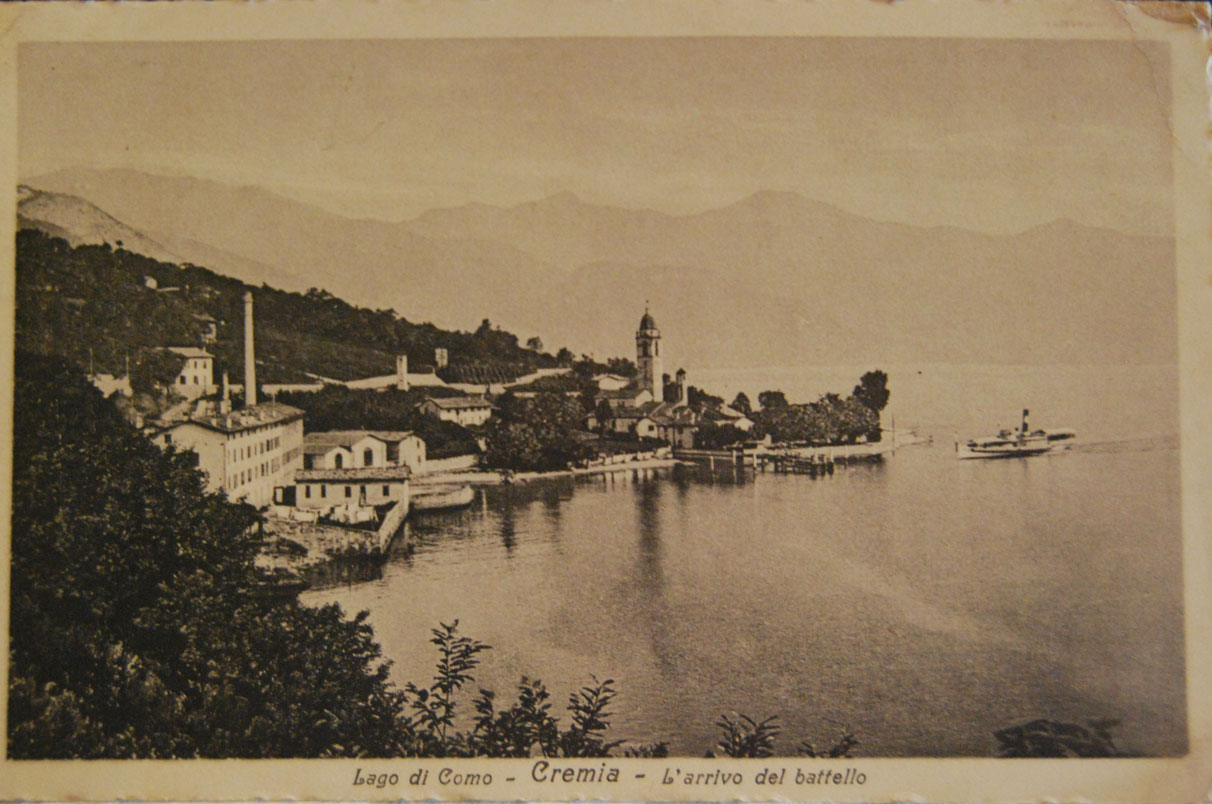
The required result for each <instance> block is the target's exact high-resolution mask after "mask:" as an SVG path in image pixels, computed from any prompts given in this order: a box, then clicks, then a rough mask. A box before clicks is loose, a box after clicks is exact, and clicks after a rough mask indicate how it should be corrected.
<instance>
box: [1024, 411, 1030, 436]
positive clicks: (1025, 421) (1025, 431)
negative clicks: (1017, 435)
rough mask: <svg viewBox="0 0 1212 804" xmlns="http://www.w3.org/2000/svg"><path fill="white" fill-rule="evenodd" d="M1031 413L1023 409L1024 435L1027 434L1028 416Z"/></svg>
mask: <svg viewBox="0 0 1212 804" xmlns="http://www.w3.org/2000/svg"><path fill="white" fill-rule="evenodd" d="M1030 412H1031V411H1029V410H1027V409H1026V408H1023V429H1022V434H1023V435H1026V434H1027V414H1029V413H1030Z"/></svg>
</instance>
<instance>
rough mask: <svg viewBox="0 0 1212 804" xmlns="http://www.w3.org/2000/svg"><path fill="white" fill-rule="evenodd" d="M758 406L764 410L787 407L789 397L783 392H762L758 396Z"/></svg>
mask: <svg viewBox="0 0 1212 804" xmlns="http://www.w3.org/2000/svg"><path fill="white" fill-rule="evenodd" d="M758 405H759V406H760V407H761V408H762V410H772V409H774V408H785V407H787V395H786V394H784V393H783V392H782V391H762V392H761V393H760V394H758Z"/></svg>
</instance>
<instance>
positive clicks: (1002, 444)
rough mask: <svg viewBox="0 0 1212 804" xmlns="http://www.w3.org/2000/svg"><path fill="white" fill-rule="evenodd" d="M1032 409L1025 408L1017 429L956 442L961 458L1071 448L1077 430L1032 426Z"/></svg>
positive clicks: (1027, 455) (1007, 456) (1008, 456)
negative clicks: (1028, 423) (1036, 427)
mask: <svg viewBox="0 0 1212 804" xmlns="http://www.w3.org/2000/svg"><path fill="white" fill-rule="evenodd" d="M1029 413H1030V411H1028V410H1026V409H1025V408H1024V409H1023V422H1022V425H1021V426H1019V427H1018V428H1017V429H1014V430H1002V431H1000V432H999V433H998V434H997V435H995V436H985V437H983V438H972V439H969V440H968V441H967V442H966V443H964V444H961V443H960V442H959V441H958V440H957V441H956V442H955V451H956V455H957V457H959V458H1024V457H1029V456H1031V455H1044V454H1046V453H1049V452H1053V451H1055V450H1058V449H1068V448H1069V446H1070V442H1072V441H1073V439H1075V438H1077V433H1076V432H1074V431H1073V430H1068V429H1064V428H1057V429H1042V428H1041V429H1037V430H1031V429H1029V428H1028V426H1027V416H1028V414H1029Z"/></svg>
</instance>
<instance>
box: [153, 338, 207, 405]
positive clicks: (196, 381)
mask: <svg viewBox="0 0 1212 804" xmlns="http://www.w3.org/2000/svg"><path fill="white" fill-rule="evenodd" d="M165 351H166V352H172V353H173V354H175V355H177V356H178V357H183V358H185V365H184V366H182V367H181V371H180V372H179V373H178V374H177V376H176V377H175V378H174V379H173V387H172V390H173V391H175V392H176V393H178V394H180V395H181V396H183V397H185V398H186V399H197V398H198V397H200V396H206V395H207V394H213V393H214V392H215V356H214V355H212V354H211V353H210V352H208V351H206V350H205V349H199V348H198V347H196V346H168V347H165Z"/></svg>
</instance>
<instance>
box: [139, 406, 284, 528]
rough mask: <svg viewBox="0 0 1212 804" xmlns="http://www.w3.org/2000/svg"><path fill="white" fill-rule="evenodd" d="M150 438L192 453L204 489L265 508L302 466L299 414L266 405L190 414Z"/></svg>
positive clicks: (282, 407) (281, 407) (280, 407)
mask: <svg viewBox="0 0 1212 804" xmlns="http://www.w3.org/2000/svg"><path fill="white" fill-rule="evenodd" d="M153 440H154V441H155V442H156V443H158V444H160V445H162V446H174V447H177V448H178V449H188V450H192V451H193V452H194V453H196V454H197V456H198V468H199V469H201V470H202V471H203V472H205V473H206V477H207V489H208V490H210V491H220V490H222V491H225V492H227V496H228V497H229V498H231V499H232V500H242V501H245V502H249V503H251V504H253V505H256V506H262V505H269V504H271V503H272V502H273V497H274V488H275V487H277V486H283V485H286V484H293V483H294V478H295V472H297V471H298V470H299V469H301V468H302V467H303V411H301V410H299V409H298V408H293V407H291V406H289V405H282V404H279V403H277V402H267V403H265V404H263V405H254V406H252V407H247V408H240V409H239V410H235V411H230V412H227V413H218V412H216V413H213V414H196V413H195V414H194V415H193V416H191V417H190V418H188V419H185V420H183V421H179V422H173V423H170V424H168V425H166V426H165V427H164V428H163V429H161V430H160V431H159V432H158V433H157V434H156V435H155V436H153Z"/></svg>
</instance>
